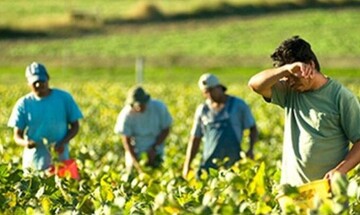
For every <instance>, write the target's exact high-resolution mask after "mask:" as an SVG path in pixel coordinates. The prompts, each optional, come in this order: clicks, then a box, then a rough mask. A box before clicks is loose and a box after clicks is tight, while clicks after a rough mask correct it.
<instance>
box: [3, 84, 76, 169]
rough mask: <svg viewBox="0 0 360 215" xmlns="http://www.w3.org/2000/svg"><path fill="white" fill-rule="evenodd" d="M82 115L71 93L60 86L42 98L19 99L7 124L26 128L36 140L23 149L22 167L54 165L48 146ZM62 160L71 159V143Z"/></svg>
mask: <svg viewBox="0 0 360 215" xmlns="http://www.w3.org/2000/svg"><path fill="white" fill-rule="evenodd" d="M82 117H83V115H82V113H81V111H80V109H79V107H78V106H77V104H76V103H75V101H74V99H73V98H72V96H71V95H70V94H69V93H67V92H65V91H62V90H59V89H52V90H51V93H50V95H48V96H46V97H43V98H39V97H36V96H35V94H33V93H29V94H27V95H25V96H24V97H22V98H20V99H19V100H18V101H17V103H16V105H15V107H14V109H13V111H12V113H11V116H10V119H9V121H8V126H9V127H17V128H19V129H21V130H23V131H25V138H27V139H30V140H33V141H35V142H36V143H37V146H36V148H33V149H29V148H24V151H23V168H29V167H34V168H35V169H39V170H43V169H46V168H48V167H49V166H50V164H51V155H50V153H49V148H50V147H53V146H54V145H53V144H55V143H56V142H59V141H60V140H62V139H63V138H64V137H65V135H66V134H67V131H68V126H69V124H70V123H72V122H75V121H77V120H79V119H81V118H82ZM46 144H48V145H46ZM59 159H60V160H67V159H69V148H68V144H66V145H65V149H64V152H63V153H62V154H60V155H59Z"/></svg>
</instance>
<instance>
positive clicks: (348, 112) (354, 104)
mask: <svg viewBox="0 0 360 215" xmlns="http://www.w3.org/2000/svg"><path fill="white" fill-rule="evenodd" d="M343 89H344V90H343V91H342V93H341V95H340V99H339V107H340V116H342V117H340V120H341V125H342V127H343V130H344V132H345V134H346V136H347V137H348V139H349V140H350V141H351V142H352V143H355V142H357V141H359V140H360V127H359V122H360V104H359V100H358V98H357V97H356V96H355V95H354V94H352V93H351V92H350V91H349V90H347V89H345V88H343Z"/></svg>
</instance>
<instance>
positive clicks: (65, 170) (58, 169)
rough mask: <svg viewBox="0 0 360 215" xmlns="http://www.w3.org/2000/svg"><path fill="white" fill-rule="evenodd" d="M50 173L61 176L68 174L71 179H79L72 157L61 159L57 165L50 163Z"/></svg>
mask: <svg viewBox="0 0 360 215" xmlns="http://www.w3.org/2000/svg"><path fill="white" fill-rule="evenodd" d="M50 173H51V174H56V175H58V176H59V177H61V178H63V177H66V176H70V177H71V178H72V179H76V180H80V175H79V171H78V167H77V165H76V161H75V160H74V159H69V160H64V161H61V163H60V164H58V165H57V166H54V165H52V166H51V167H50Z"/></svg>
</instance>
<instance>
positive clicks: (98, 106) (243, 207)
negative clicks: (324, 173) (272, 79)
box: [0, 0, 360, 214]
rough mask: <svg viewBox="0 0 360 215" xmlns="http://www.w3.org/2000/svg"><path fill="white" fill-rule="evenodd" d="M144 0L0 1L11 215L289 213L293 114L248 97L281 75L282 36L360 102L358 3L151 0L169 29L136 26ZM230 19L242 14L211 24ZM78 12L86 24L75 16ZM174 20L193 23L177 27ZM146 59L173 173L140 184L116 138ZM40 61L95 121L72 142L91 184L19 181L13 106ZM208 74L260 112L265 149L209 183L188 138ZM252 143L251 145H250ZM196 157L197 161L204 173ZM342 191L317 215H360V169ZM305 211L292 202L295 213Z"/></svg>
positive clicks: (155, 24) (4, 196) (1, 191)
mask: <svg viewBox="0 0 360 215" xmlns="http://www.w3.org/2000/svg"><path fill="white" fill-rule="evenodd" d="M143 2H144V1H142V2H141V3H137V1H132V0H122V1H112V0H104V1H86V0H77V1H75V0H73V1H45V0H37V1H31V2H30V1H24V0H20V1H11V0H3V1H1V2H0V13H1V14H2V19H1V20H0V47H1V48H2V50H1V52H0V95H1V99H0V107H1V108H0V133H1V135H0V157H1V159H0V211H1V213H3V214H39V213H41V214H63V213H64V214H70V213H75V214H279V213H280V208H279V204H278V202H277V201H276V195H277V186H278V184H279V177H280V164H281V145H282V140H283V138H282V133H283V113H282V110H280V109H279V108H277V107H275V106H272V105H267V104H266V103H265V102H264V101H263V100H262V99H261V98H260V97H259V96H257V95H255V94H254V93H252V92H251V91H250V90H249V89H248V87H247V86H246V83H247V80H248V79H249V77H250V76H251V75H252V74H254V73H256V72H258V71H259V70H261V69H264V68H265V67H268V66H271V62H270V58H269V55H270V54H271V53H272V51H273V50H274V48H275V47H276V46H277V45H278V44H279V43H280V42H281V41H282V40H283V39H285V38H288V37H290V36H292V35H295V34H299V35H301V36H302V37H304V38H305V39H307V40H309V41H310V42H311V44H312V46H313V48H314V50H315V52H316V53H317V55H318V57H319V60H320V63H321V65H322V71H323V72H324V73H325V74H327V75H329V76H330V77H333V78H335V79H337V80H339V81H341V82H342V83H344V84H345V85H346V86H347V87H348V88H349V89H350V90H352V91H353V92H354V93H355V94H356V95H357V96H358V97H359V98H360V87H359V86H358V85H359V84H358V80H359V77H360V71H359V69H358V68H359V66H360V61H359V60H358V59H359V56H360V46H359V45H358V44H360V36H359V35H360V32H359V31H360V30H359V28H358V27H357V26H358V20H360V13H359V9H358V5H356V4H355V5H354V6H352V7H342V6H341V5H340V6H337V3H338V2H343V1H336V3H334V4H333V7H315V6H313V7H310V6H309V7H305V8H302V9H299V8H297V7H295V6H296V5H298V6H299V7H301V6H302V5H303V4H304V3H301V4H300V2H306V0H304V1H300V0H299V1H297V0H294V1H286V2H290V3H296V4H295V6H294V5H290V6H287V7H284V6H281V7H280V6H277V3H279V4H280V3H281V2H284V1H280V0H276V1H270V0H269V1H265V0H256V1H251V5H252V6H254V7H251V8H250V9H249V8H247V7H246V8H245V6H247V5H249V2H247V1H241V3H238V1H235V0H231V1H230V0H229V1H217V0H209V1H206V2H207V5H206V7H205V8H206V9H207V10H204V5H203V2H204V1H202V0H187V1H185V0H183V1H173V0H165V1H163V0H162V1H160V0H153V1H148V2H151V3H152V4H154V5H156V8H157V10H158V11H160V13H161V14H160V15H161V16H160V20H158V19H155V20H149V21H146V20H145V21H144V20H142V21H139V22H136V21H134V19H135V18H136V16H139V17H141V16H140V15H139V14H141V12H142V10H143V8H142V7H145V6H146V4H145V6H144V3H143ZM308 2H309V1H308ZM321 2H326V1H321ZM332 2H335V1H332ZM344 2H345V1H344ZM354 2H358V1H354ZM152 4H151V5H152ZM231 5H236V6H237V7H232V6H231ZM257 5H259V6H264V5H265V6H266V8H267V10H265V9H264V10H263V8H264V7H265V6H264V7H255V6H257ZM147 6H148V5H147ZM243 6H244V7H243ZM218 7H220V8H222V10H218V9H217V8H218ZM145 8H146V7H145ZM244 8H245V9H249V10H245V9H244ZM284 8H285V9H284ZM224 9H228V10H227V11H228V13H232V12H231V11H235V12H236V13H238V14H231V16H230V15H229V14H227V15H226V14H222V15H214V14H216V13H214V12H213V11H215V12H216V11H218V12H219V14H221V13H224V11H226V10H224ZM244 11H245V12H246V11H247V12H246V13H245V12H244ZM249 11H250V12H251V13H250V12H249ZM76 14H78V15H80V16H81V15H84V16H85V19H81V18H74V15H76ZM136 14H138V15H136ZM176 14H187V16H186V17H185V18H184V17H182V18H177V19H175V18H174V17H176V16H175V15H176ZM204 14H205V15H207V16H210V17H207V18H206V17H203V16H204ZM209 14H210V15H209ZM213 15H214V17H213V18H211V16H213ZM164 17H165V18H164ZM169 17H170V18H171V17H172V18H171V19H170V18H169ZM129 18H131V19H132V20H128V19H129ZM138 56H144V57H145V59H146V60H145V74H144V87H145V88H146V89H148V91H149V92H150V94H151V95H152V97H153V98H159V99H161V100H163V101H164V102H165V103H166V104H168V107H169V110H170V112H171V114H172V115H173V117H174V125H173V127H172V131H171V134H170V136H169V138H168V139H167V141H166V144H167V147H166V155H167V157H166V159H165V163H164V166H163V167H162V168H160V169H158V170H155V171H150V170H147V171H146V173H145V174H142V175H137V174H135V173H132V174H128V173H126V172H125V165H124V155H123V154H124V151H123V148H122V145H121V143H120V139H119V137H118V136H117V135H115V134H114V133H113V126H114V124H115V120H116V117H117V114H118V112H119V111H120V109H121V108H122V106H123V104H124V100H125V95H126V92H127V90H128V89H129V87H130V86H131V85H133V83H134V80H135V74H134V67H135V65H134V64H135V59H136V58H137V57H138ZM32 61H40V62H43V63H44V64H45V65H46V66H47V68H48V70H49V72H50V76H51V82H50V83H51V85H52V86H54V87H59V88H62V89H65V90H67V91H69V92H71V93H72V95H73V96H74V98H75V100H76V101H77V102H78V104H79V106H80V107H81V109H82V112H83V114H84V115H85V119H84V120H82V121H81V130H80V132H79V135H78V136H77V137H76V138H75V139H74V140H73V141H72V142H71V143H70V144H71V155H72V157H73V158H76V159H77V163H78V166H79V168H80V174H81V178H82V179H81V180H80V181H73V180H68V179H60V178H57V177H46V176H44V175H42V174H34V175H29V176H25V175H23V173H22V171H21V151H22V148H21V147H19V146H17V145H16V144H15V143H14V141H13V139H12V130H11V129H9V128H7V126H6V124H7V120H8V118H9V116H10V113H11V109H12V108H13V106H14V105H15V102H16V100H17V99H18V98H19V97H20V96H22V95H24V94H26V93H27V92H28V88H27V86H26V83H25V78H24V69H25V67H26V65H28V64H29V63H30V62H32ZM207 71H210V72H213V73H215V74H217V75H218V76H219V78H220V79H221V81H222V82H223V83H224V84H225V85H226V86H228V89H229V93H231V94H234V95H237V96H240V97H242V98H243V99H244V100H245V101H246V102H247V103H248V104H249V105H250V106H251V108H252V111H253V114H254V116H255V118H256V120H257V124H258V127H259V131H260V139H259V141H258V142H257V144H256V147H255V159H254V160H249V159H243V160H242V161H240V162H238V163H237V164H236V165H235V166H234V167H233V168H232V169H231V170H230V171H229V170H220V171H213V172H211V174H210V175H208V176H207V177H205V178H204V179H203V181H195V180H194V179H189V180H184V179H183V178H182V177H181V168H182V163H183V161H184V158H185V151H186V145H187V141H188V135H189V132H190V127H191V124H192V120H193V115H194V111H195V108H196V105H197V104H199V103H200V102H202V98H201V94H200V92H199V90H198V88H197V84H196V82H197V80H198V77H199V76H200V74H201V73H203V72H207ZM247 142H248V140H247V139H244V142H243V147H244V148H245V149H246V147H247ZM199 161H200V157H199V156H198V157H196V159H195V161H194V163H193V167H195V168H196V167H197V166H198V164H199ZM334 186H335V187H336V192H335V195H334V196H333V198H331V199H329V200H328V201H326V202H325V203H324V204H322V205H321V206H320V207H319V208H317V209H316V210H315V211H312V212H311V213H312V214H358V213H359V212H360V202H359V195H360V169H359V167H358V168H357V169H355V170H354V171H352V172H351V173H349V175H348V181H346V182H344V181H341V183H340V184H339V185H336V184H335V185H334ZM345 202H348V205H346V204H345ZM299 210H300V208H299V207H296V206H295V207H293V208H289V213H291V214H296V213H298V212H300V211H299ZM290 211H291V212H290Z"/></svg>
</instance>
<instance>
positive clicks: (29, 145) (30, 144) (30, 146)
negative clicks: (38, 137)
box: [26, 140, 36, 149]
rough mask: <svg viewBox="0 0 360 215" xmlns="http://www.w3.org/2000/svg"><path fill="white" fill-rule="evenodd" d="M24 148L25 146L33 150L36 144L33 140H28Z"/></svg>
mask: <svg viewBox="0 0 360 215" xmlns="http://www.w3.org/2000/svg"><path fill="white" fill-rule="evenodd" d="M26 146H27V147H28V148H29V149H32V148H35V147H36V142H35V141H33V140H28V142H27V144H26Z"/></svg>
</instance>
